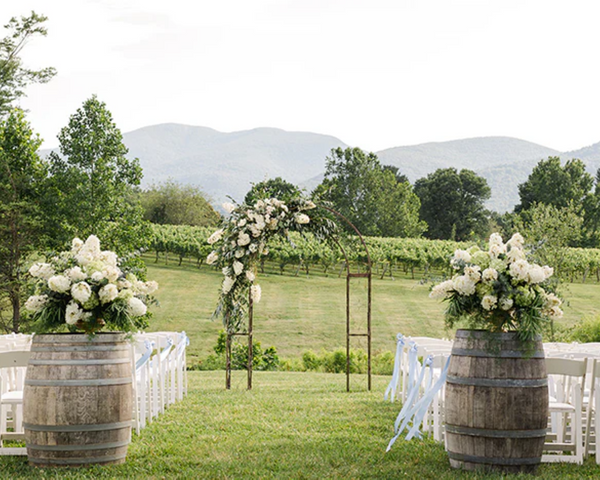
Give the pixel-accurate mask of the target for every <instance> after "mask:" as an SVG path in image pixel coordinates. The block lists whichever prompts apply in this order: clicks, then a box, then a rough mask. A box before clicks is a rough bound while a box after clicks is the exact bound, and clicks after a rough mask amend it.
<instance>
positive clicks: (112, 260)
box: [98, 250, 119, 268]
mask: <svg viewBox="0 0 600 480" xmlns="http://www.w3.org/2000/svg"><path fill="white" fill-rule="evenodd" d="M98 258H99V259H100V261H101V262H103V263H105V264H106V265H110V266H111V267H115V268H116V267H117V263H118V260H119V258H118V257H117V254H116V253H115V252H111V251H109V250H105V251H103V252H100V255H99V257H98Z"/></svg>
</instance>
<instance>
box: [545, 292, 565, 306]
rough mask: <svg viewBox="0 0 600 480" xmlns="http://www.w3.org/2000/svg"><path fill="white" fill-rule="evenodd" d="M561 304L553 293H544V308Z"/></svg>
mask: <svg viewBox="0 0 600 480" xmlns="http://www.w3.org/2000/svg"><path fill="white" fill-rule="evenodd" d="M561 305H562V300H561V299H560V298H558V297H557V296H556V295H554V294H553V293H549V294H547V295H546V308H552V307H560V306H561Z"/></svg>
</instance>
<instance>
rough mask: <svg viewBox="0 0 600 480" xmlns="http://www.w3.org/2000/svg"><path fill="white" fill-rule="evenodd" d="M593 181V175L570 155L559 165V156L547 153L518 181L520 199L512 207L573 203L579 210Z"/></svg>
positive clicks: (562, 206) (521, 209)
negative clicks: (546, 157) (550, 155)
mask: <svg viewBox="0 0 600 480" xmlns="http://www.w3.org/2000/svg"><path fill="white" fill-rule="evenodd" d="M593 184H594V178H593V177H592V176H591V175H590V174H589V173H587V172H586V171H585V165H584V163H583V162H582V161H581V160H579V159H576V158H574V159H572V160H569V161H567V162H566V163H565V165H564V166H561V164H560V158H559V157H548V159H547V160H541V161H540V162H539V163H538V164H537V165H536V166H535V167H534V168H533V171H532V172H531V174H530V175H529V177H528V178H527V180H526V181H525V182H524V183H522V184H520V185H519V197H520V199H521V203H520V204H519V205H517V206H516V207H515V211H516V212H521V211H523V210H527V209H529V208H531V207H532V206H533V205H534V204H536V203H544V204H546V205H554V206H555V207H558V208H564V207H567V206H568V205H570V204H571V203H574V204H575V205H579V206H580V213H581V211H582V208H583V204H584V201H585V198H586V197H587V195H588V194H589V192H590V190H591V188H592V186H593Z"/></svg>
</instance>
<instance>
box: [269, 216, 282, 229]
mask: <svg viewBox="0 0 600 480" xmlns="http://www.w3.org/2000/svg"><path fill="white" fill-rule="evenodd" d="M278 223H279V220H277V219H276V218H272V219H271V220H270V221H269V223H268V225H267V227H268V228H269V230H277V224H278Z"/></svg>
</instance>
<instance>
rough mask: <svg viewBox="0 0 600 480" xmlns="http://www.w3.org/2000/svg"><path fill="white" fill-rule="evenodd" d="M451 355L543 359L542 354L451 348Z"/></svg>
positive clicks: (541, 352)
mask: <svg viewBox="0 0 600 480" xmlns="http://www.w3.org/2000/svg"><path fill="white" fill-rule="evenodd" d="M452 355H456V356H461V357H484V358H545V356H544V352H543V351H539V350H536V351H535V352H524V351H522V350H500V351H497V352H495V351H493V350H492V351H488V350H471V349H468V348H453V349H452Z"/></svg>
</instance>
